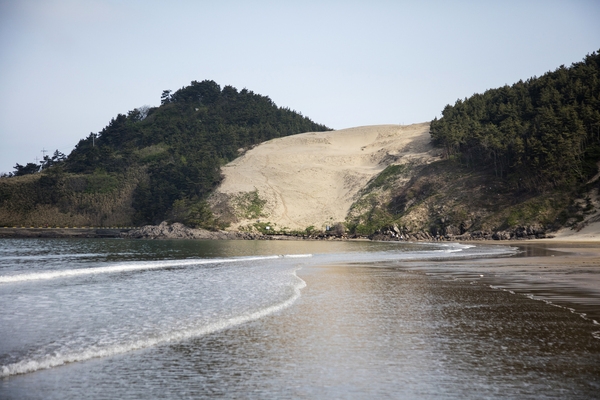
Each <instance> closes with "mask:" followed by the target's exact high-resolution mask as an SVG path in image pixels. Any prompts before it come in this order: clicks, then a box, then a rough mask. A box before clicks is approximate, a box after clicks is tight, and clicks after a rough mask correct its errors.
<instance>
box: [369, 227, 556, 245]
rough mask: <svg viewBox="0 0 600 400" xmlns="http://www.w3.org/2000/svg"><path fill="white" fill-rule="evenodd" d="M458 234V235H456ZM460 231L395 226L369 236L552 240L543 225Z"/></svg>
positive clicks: (377, 238) (465, 239)
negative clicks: (437, 232)
mask: <svg viewBox="0 0 600 400" xmlns="http://www.w3.org/2000/svg"><path fill="white" fill-rule="evenodd" d="M454 232H456V234H455V233H454ZM459 232H460V231H459V230H458V229H447V230H446V233H445V234H443V235H440V234H433V233H431V232H427V231H417V232H411V231H408V230H406V229H405V228H398V226H397V225H395V224H394V225H393V226H390V227H387V228H383V229H380V230H379V231H378V232H376V233H375V234H373V235H371V236H369V239H371V240H380V241H410V242H417V241H474V240H524V239H543V238H551V237H553V236H552V235H549V234H548V233H547V231H546V228H544V227H543V226H542V225H527V226H517V227H514V228H511V229H509V230H504V231H497V232H491V231H472V232H463V233H459Z"/></svg>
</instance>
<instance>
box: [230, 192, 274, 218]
mask: <svg viewBox="0 0 600 400" xmlns="http://www.w3.org/2000/svg"><path fill="white" fill-rule="evenodd" d="M233 204H234V205H235V208H236V210H237V213H238V216H239V217H242V218H245V219H257V218H260V217H265V216H266V215H265V213H264V207H265V204H267V201H266V200H264V199H261V198H260V196H259V195H258V190H254V191H252V192H247V193H242V194H239V195H237V196H236V198H235V199H234V200H233Z"/></svg>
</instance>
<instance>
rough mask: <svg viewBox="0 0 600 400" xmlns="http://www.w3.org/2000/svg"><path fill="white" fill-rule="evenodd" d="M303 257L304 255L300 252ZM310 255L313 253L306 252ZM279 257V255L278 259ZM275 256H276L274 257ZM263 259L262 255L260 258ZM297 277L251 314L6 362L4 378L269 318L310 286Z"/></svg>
mask: <svg viewBox="0 0 600 400" xmlns="http://www.w3.org/2000/svg"><path fill="white" fill-rule="evenodd" d="M297 256H300V255H297ZM305 256H308V257H309V256H310V255H305ZM277 257H279V256H275V258H277ZM270 258H273V257H270ZM259 259H262V258H259ZM293 275H294V277H295V278H296V280H297V283H296V284H295V285H294V287H293V288H294V292H293V294H292V296H291V297H289V298H288V299H287V300H285V301H283V302H281V303H279V304H275V305H272V306H269V307H266V308H263V309H261V310H257V311H254V312H251V313H247V314H243V315H239V316H236V317H233V318H229V319H225V320H221V321H217V322H213V323H210V324H208V325H205V326H201V327H196V328H192V329H186V330H182V331H178V332H168V333H165V334H162V335H159V336H156V337H153V338H145V339H140V340H136V341H132V342H129V343H122V344H119V345H113V346H107V347H99V346H91V347H89V348H87V349H85V350H82V351H77V352H73V353H67V354H60V353H55V354H49V355H46V356H44V357H41V358H39V359H28V360H22V361H19V362H16V363H13V364H8V365H2V366H0V377H1V378H5V377H8V376H11V375H19V374H27V373H30V372H35V371H39V370H42V369H48V368H53V367H58V366H61V365H65V364H68V363H73V362H79V361H86V360H90V359H92V358H100V357H110V356H114V355H117V354H123V353H127V352H130V351H135V350H140V349H144V348H148V347H153V346H159V345H163V344H167V343H174V342H180V341H183V340H188V339H191V338H194V337H198V336H203V335H207V334H210V333H213V332H216V331H220V330H223V329H227V328H231V327H233V326H236V325H240V324H243V323H246V322H250V321H254V320H257V319H259V318H262V317H265V316H267V315H269V314H273V313H275V312H278V311H281V310H283V309H284V308H287V307H289V306H291V305H292V304H293V303H294V302H295V301H296V300H297V299H298V298H299V297H300V294H301V293H300V290H302V289H303V288H305V287H306V282H304V280H302V279H301V278H300V277H298V275H296V271H294V272H293Z"/></svg>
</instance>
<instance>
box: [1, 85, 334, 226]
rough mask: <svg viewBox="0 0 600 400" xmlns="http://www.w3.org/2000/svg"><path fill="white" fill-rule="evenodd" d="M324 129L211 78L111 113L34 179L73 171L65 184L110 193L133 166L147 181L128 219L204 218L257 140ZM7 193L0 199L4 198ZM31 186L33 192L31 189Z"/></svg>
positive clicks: (51, 182) (25, 169)
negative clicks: (224, 176) (230, 170)
mask: <svg viewBox="0 0 600 400" xmlns="http://www.w3.org/2000/svg"><path fill="white" fill-rule="evenodd" d="M323 130H328V128H327V127H326V126H324V125H320V124H316V123H314V122H313V121H311V120H310V119H309V118H307V117H304V116H302V115H301V114H299V113H297V112H295V111H292V110H290V109H288V108H282V107H278V106H277V105H276V104H275V103H274V102H273V101H272V100H271V99H270V98H269V97H266V96H262V95H259V94H255V93H253V92H252V91H249V90H247V89H243V90H241V91H238V90H237V89H236V88H234V87H231V86H225V87H224V88H222V89H221V87H220V86H219V85H218V84H217V83H215V82H213V81H208V80H205V81H202V82H197V81H193V82H192V83H191V84H190V85H189V86H187V87H183V88H181V89H179V90H177V91H175V92H172V91H170V90H165V91H164V92H163V93H162V97H161V105H160V107H154V108H150V107H141V108H138V109H134V110H132V111H129V112H128V113H127V115H124V114H119V115H117V116H116V117H115V118H113V119H112V120H111V121H110V123H109V124H108V126H106V127H105V128H104V129H103V130H102V131H101V132H98V133H90V134H89V135H88V136H87V137H86V138H85V139H82V140H80V141H79V143H78V144H77V145H76V146H75V148H74V150H73V151H72V152H71V154H69V155H68V156H67V157H66V158H65V157H64V155H62V154H58V153H57V154H54V156H53V157H47V158H48V159H47V160H44V161H42V163H41V167H42V175H45V176H46V178H45V179H43V181H44V182H41V183H40V182H39V181H36V182H37V183H35V184H36V185H45V186H51V187H57V188H59V187H65V184H64V183H65V182H64V181H65V179H67V178H68V176H71V177H73V176H76V175H77V176H85V177H86V178H85V179H83V180H82V179H79V180H78V182H83V183H81V184H74V183H73V182H72V181H73V178H70V179H67V180H68V181H69V182H67V183H68V184H67V185H66V186H68V187H69V188H70V189H72V190H75V191H77V190H81V191H82V192H87V193H90V191H91V192H94V191H96V192H98V191H100V192H107V191H109V192H110V191H111V190H113V189H118V188H119V184H120V180H122V178H123V177H125V176H127V175H128V174H129V175H132V172H131V171H134V170H135V171H137V172H136V173H135V174H133V175H135V176H137V177H138V178H139V176H140V175H139V171H144V172H145V173H144V176H145V178H139V179H137V180H136V181H135V182H136V188H135V190H134V192H133V204H132V205H133V209H134V210H135V212H134V215H133V216H132V222H133V223H134V224H145V223H157V222H160V221H163V220H165V219H168V218H171V219H173V218H175V219H177V218H179V219H186V220H196V221H201V220H206V219H210V215H209V211H208V209H207V208H206V204H205V203H204V202H203V200H204V198H205V197H206V195H207V194H208V193H209V192H210V191H211V190H212V189H214V187H215V186H216V185H218V183H219V182H220V180H221V175H220V167H221V166H222V165H224V164H226V163H227V162H229V161H231V160H233V159H234V158H236V157H238V156H239V155H240V154H241V153H242V152H243V151H245V150H246V149H248V148H249V147H251V146H253V145H256V144H259V143H261V142H263V141H266V140H269V139H273V138H277V137H282V136H287V135H292V134H296V133H301V132H308V131H323ZM30 164H31V165H29V164H27V165H25V166H22V165H19V164H17V166H16V167H15V172H14V175H15V176H19V175H27V174H32V173H36V172H37V171H38V170H39V169H40V166H37V165H35V164H32V163H30ZM88 178H89V179H88ZM32 182H33V181H32ZM32 184H34V183H32ZM90 185H91V186H90ZM94 185H96V186H98V185H99V186H100V190H96V189H98V188H96V189H94ZM121 186H122V185H121ZM38 189H40V188H38ZM46 189H47V188H46ZM46 189H45V190H41V189H40V190H39V192H40V193H41V192H44V193H45V192H47V191H48V190H46ZM10 190H11V189H6V192H7V193H4V195H3V198H0V201H2V200H5V201H10V197H11V195H10V193H9V192H10ZM37 191H38V190H37V189H35V188H33V189H32V193H33V192H37ZM0 192H1V190H0ZM0 194H2V193H0ZM0 197H2V196H0ZM54 197H56V196H54ZM59 197H60V196H59ZM63 197H64V196H63ZM48 201H50V202H52V200H51V198H49V197H47V196H44V203H47V202H48ZM62 202H63V203H64V202H65V200H64V199H63V200H62ZM56 203H57V204H58V205H60V204H59V203H61V200H60V199H58V198H57V199H56ZM31 207H33V205H31ZM63 208H64V207H63ZM174 213H175V214H177V213H179V214H180V215H173V214H174ZM182 213H183V214H185V215H184V216H183V217H182V215H181V214H182ZM200 225H201V224H200Z"/></svg>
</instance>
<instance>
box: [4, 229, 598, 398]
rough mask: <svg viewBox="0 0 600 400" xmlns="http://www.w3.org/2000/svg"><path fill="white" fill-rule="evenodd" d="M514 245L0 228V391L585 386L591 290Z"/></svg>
mask: <svg viewBox="0 0 600 400" xmlns="http://www.w3.org/2000/svg"><path fill="white" fill-rule="evenodd" d="M540 251H542V252H543V250H540ZM516 254H517V250H516V249H515V248H509V247H502V246H477V247H473V246H464V245H458V244H453V245H448V244H445V245H435V244H399V243H372V242H352V243H346V242H301V241H291V242H287V241H285V242H284V241H207V242H203V241H124V240H92V239H86V240H73V239H71V240H61V239H45V240H41V239H40V240H36V239H28V240H18V239H3V240H0V377H1V378H0V398H15V399H28V398H31V399H65V398H73V399H79V398H131V399H142V398H198V397H209V396H210V397H228V398H240V397H242V398H261V399H262V398H290V397H291V398H373V397H384V398H385V397H393V398H486V397H503V398H582V399H584V398H599V397H600V395H599V394H600V333H599V331H600V326H599V325H598V324H597V323H596V321H595V320H594V318H595V315H596V314H594V312H595V311H598V309H600V307H599V304H600V296H599V295H596V292H594V291H593V290H591V291H590V290H587V291H586V289H585V287H583V288H582V289H581V290H579V291H577V290H576V291H575V292H573V290H571V289H572V287H571V289H570V293H571V294H570V295H569V296H568V298H566V299H565V295H564V293H563V292H561V288H553V287H552V285H550V284H546V285H545V286H544V285H542V286H544V290H538V289H539V287H538V286H539V282H540V281H539V280H535V279H534V278H535V274H529V275H527V273H526V272H523V271H524V270H523V269H521V270H520V271H521V273H520V274H519V277H517V278H515V279H514V280H512V281H511V279H510V276H511V274H510V273H509V272H510V271H512V270H506V269H505V270H503V268H507V267H506V266H505V265H504V264H503V261H502V260H509V259H508V258H500V259H498V258H497V257H512V258H510V260H513V259H514V256H515V255H516ZM488 257H494V259H491V258H488ZM505 264H506V263H505ZM511 268H512V267H511ZM492 271H493V272H494V273H488V272H492ZM503 271H504V272H503ZM507 271H508V272H507ZM597 272H598V271H596V270H590V271H583V273H585V274H589V275H590V276H594V277H595V278H597V277H598V275H597ZM524 274H525V275H527V276H528V278H527V279H525V280H524V278H523V276H524ZM594 274H596V275H594ZM586 276H587V275H586ZM524 282H525V283H524ZM527 282H529V283H527ZM536 284H537V286H536ZM511 285H512V286H511ZM567 286H568V285H567ZM540 300H541V301H540ZM584 311H586V312H584ZM590 311H591V312H590ZM599 314H600V313H599Z"/></svg>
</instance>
